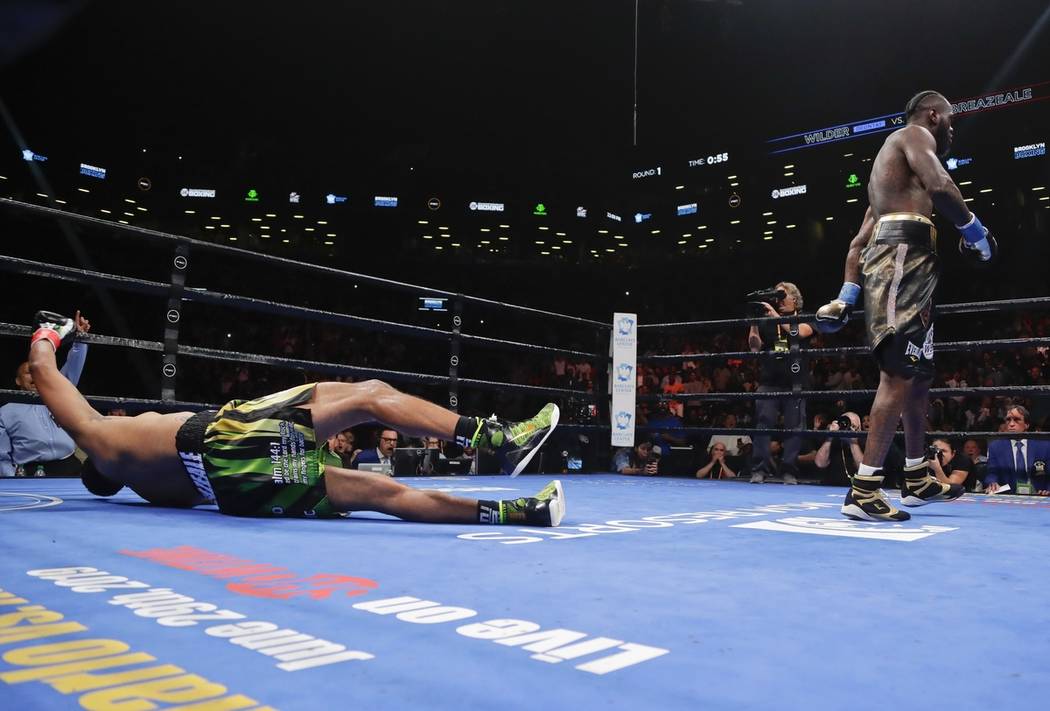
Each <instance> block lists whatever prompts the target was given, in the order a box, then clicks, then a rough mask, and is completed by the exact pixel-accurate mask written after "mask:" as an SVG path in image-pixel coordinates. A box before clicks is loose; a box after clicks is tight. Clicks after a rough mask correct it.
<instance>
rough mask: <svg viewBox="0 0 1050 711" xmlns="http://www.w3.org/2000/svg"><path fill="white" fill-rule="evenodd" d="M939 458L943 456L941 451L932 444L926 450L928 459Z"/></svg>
mask: <svg viewBox="0 0 1050 711" xmlns="http://www.w3.org/2000/svg"><path fill="white" fill-rule="evenodd" d="M939 456H941V450H940V448H939V447H938V446H937V445H935V444H931V445H930V446H928V447H927V448H926V458H927V459H937V458H938V457H939Z"/></svg>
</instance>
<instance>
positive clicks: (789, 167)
mask: <svg viewBox="0 0 1050 711" xmlns="http://www.w3.org/2000/svg"><path fill="white" fill-rule="evenodd" d="M794 167H795V164H794V163H790V164H788V165H785V166H784V170H791V169H792V168H794Z"/></svg>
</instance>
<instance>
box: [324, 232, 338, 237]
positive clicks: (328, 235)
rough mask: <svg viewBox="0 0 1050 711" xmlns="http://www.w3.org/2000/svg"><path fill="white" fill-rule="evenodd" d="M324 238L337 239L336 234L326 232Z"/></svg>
mask: <svg viewBox="0 0 1050 711" xmlns="http://www.w3.org/2000/svg"><path fill="white" fill-rule="evenodd" d="M324 236H325V237H335V232H325V233H324Z"/></svg>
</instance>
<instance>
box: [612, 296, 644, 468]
mask: <svg viewBox="0 0 1050 711" xmlns="http://www.w3.org/2000/svg"><path fill="white" fill-rule="evenodd" d="M637 359H638V314H619V313H617V314H613V329H612V373H611V380H612V383H611V387H610V388H609V392H611V393H612V407H611V408H609V417H610V419H611V420H612V423H611V424H612V446H613V447H633V446H634V395H635V370H636V368H637V366H638V362H637Z"/></svg>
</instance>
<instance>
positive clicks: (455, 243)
mask: <svg viewBox="0 0 1050 711" xmlns="http://www.w3.org/2000/svg"><path fill="white" fill-rule="evenodd" d="M452 246H453V247H459V246H460V244H459V242H453V243H452Z"/></svg>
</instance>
